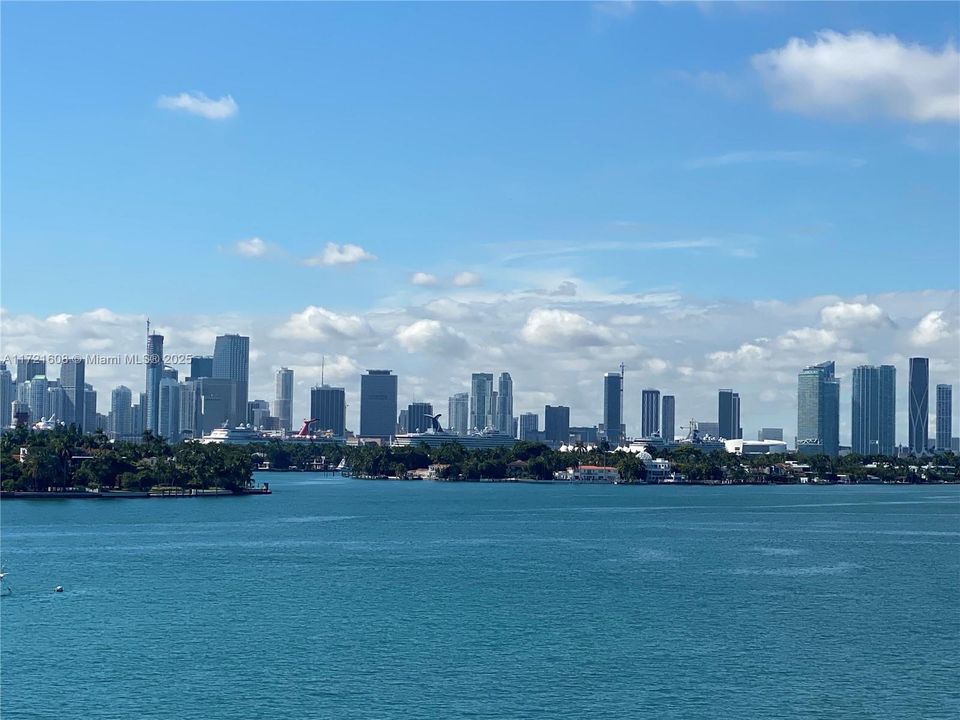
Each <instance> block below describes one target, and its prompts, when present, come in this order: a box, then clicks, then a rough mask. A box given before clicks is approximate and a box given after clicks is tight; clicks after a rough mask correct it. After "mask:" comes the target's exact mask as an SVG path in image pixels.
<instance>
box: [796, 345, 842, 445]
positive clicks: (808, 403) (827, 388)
mask: <svg viewBox="0 0 960 720" xmlns="http://www.w3.org/2000/svg"><path fill="white" fill-rule="evenodd" d="M834 367H835V366H834V363H833V361H832V360H830V361H827V362H823V363H820V364H819V365H811V366H809V367H806V368H804V369H803V370H802V371H801V372H800V374H799V376H798V377H797V451H798V452H801V453H804V454H808V455H815V454H818V453H822V454H824V455H829V456H831V457H837V455H838V454H839V453H840V382H839V381H838V380H837V379H836V377H835V375H834Z"/></svg>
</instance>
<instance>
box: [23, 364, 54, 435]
mask: <svg viewBox="0 0 960 720" xmlns="http://www.w3.org/2000/svg"><path fill="white" fill-rule="evenodd" d="M26 384H27V386H28V388H29V396H28V397H29V400H28V402H29V404H30V422H32V423H35V422H37V421H39V420H40V419H41V418H49V417H50V406H49V403H48V393H47V390H48V389H49V387H50V384H49V383H48V382H47V376H46V375H34V376H33V378H32V379H30V380H28V381H27V383H26Z"/></svg>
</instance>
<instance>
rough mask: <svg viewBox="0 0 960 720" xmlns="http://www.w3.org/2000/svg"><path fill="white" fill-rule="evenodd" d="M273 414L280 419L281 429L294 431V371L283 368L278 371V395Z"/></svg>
mask: <svg viewBox="0 0 960 720" xmlns="http://www.w3.org/2000/svg"><path fill="white" fill-rule="evenodd" d="M273 414H274V415H276V416H277V417H278V418H279V419H280V429H281V430H286V431H288V432H289V431H290V430H292V429H293V370H291V369H289V368H285V367H282V368H280V369H279V370H277V395H276V400H275V401H274V403H273Z"/></svg>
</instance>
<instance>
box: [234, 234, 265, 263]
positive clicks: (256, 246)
mask: <svg viewBox="0 0 960 720" xmlns="http://www.w3.org/2000/svg"><path fill="white" fill-rule="evenodd" d="M271 249H272V248H271V246H270V244H269V243H266V242H264V241H263V240H261V239H260V238H258V237H252V238H248V239H246V240H237V242H235V243H234V244H233V252H234V253H236V254H237V255H242V256H243V257H248V258H257V257H263V256H264V255H266V254H267V253H268V252H270V250H271Z"/></svg>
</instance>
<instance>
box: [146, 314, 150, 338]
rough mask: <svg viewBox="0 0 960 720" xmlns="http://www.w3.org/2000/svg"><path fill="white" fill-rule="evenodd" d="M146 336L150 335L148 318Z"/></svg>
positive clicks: (148, 320)
mask: <svg viewBox="0 0 960 720" xmlns="http://www.w3.org/2000/svg"><path fill="white" fill-rule="evenodd" d="M147 337H150V318H147Z"/></svg>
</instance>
